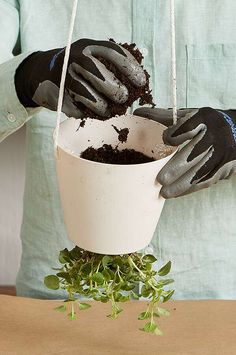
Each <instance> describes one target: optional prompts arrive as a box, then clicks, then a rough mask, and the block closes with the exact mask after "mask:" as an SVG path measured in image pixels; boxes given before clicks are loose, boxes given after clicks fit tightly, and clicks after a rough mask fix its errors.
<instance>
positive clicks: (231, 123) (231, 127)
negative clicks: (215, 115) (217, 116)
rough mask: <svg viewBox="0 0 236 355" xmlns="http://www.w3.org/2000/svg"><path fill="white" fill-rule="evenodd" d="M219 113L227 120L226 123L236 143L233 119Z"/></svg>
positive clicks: (235, 128) (235, 129) (235, 127)
mask: <svg viewBox="0 0 236 355" xmlns="http://www.w3.org/2000/svg"><path fill="white" fill-rule="evenodd" d="M218 112H219V113H221V114H222V115H223V117H224V119H225V121H226V122H227V123H228V125H229V126H230V129H231V132H232V134H233V137H234V141H235V143H236V126H235V123H234V121H233V120H232V118H231V117H230V116H228V115H227V114H226V113H224V112H221V111H218Z"/></svg>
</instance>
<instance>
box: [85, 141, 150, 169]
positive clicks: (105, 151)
mask: <svg viewBox="0 0 236 355" xmlns="http://www.w3.org/2000/svg"><path fill="white" fill-rule="evenodd" d="M81 158H83V159H87V160H92V161H95V162H99V163H106V164H119V165H130V164H142V163H149V162H151V161H154V160H155V159H153V158H150V157H148V156H146V155H144V154H143V153H140V152H137V151H135V150H134V149H123V150H118V149H117V147H116V148H112V146H111V145H109V144H103V146H102V147H100V148H98V149H94V148H93V147H89V148H87V149H86V150H85V151H84V152H82V153H81Z"/></svg>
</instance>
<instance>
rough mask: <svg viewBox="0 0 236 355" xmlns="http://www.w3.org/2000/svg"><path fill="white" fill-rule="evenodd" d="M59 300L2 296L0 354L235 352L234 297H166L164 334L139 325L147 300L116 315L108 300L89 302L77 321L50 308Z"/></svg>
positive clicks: (191, 354) (230, 354) (200, 354)
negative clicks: (112, 316)
mask: <svg viewBox="0 0 236 355" xmlns="http://www.w3.org/2000/svg"><path fill="white" fill-rule="evenodd" d="M60 304H62V302H61V301H45V300H36V299H29V298H21V297H13V296H0V355H8V354H9V355H10V354H11V355H13V354H14V355H15V354H16V355H67V354H68V355H97V354H101V355H105V354H111V355H116V354H119V355H130V354H135V355H144V354H147V355H154V354H155V355H170V354H171V355H208V354H211V355H235V354H236V301H176V302H168V303H166V304H165V307H166V308H167V309H169V311H170V312H171V315H170V316H169V317H163V318H162V319H160V321H159V325H160V327H161V329H162V330H163V332H164V335H163V336H162V337H158V336H155V335H152V334H146V333H144V332H141V331H139V330H138V328H139V327H141V326H142V324H143V321H139V320H137V314H138V313H139V312H141V311H143V310H145V307H146V302H142V301H133V302H128V303H124V304H121V306H122V308H123V309H124V311H123V312H122V313H121V314H120V317H119V318H118V319H116V320H111V319H109V318H106V315H107V314H109V311H110V305H109V304H100V303H99V302H91V304H92V307H91V308H89V309H88V310H85V311H81V312H80V313H79V319H78V320H75V321H69V320H67V318H66V315H65V313H58V312H56V311H54V310H53V308H55V307H56V306H58V305H60ZM163 306H164V305H163Z"/></svg>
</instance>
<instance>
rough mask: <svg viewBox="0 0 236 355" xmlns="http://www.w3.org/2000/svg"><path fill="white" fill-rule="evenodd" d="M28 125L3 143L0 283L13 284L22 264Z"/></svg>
mask: <svg viewBox="0 0 236 355" xmlns="http://www.w3.org/2000/svg"><path fill="white" fill-rule="evenodd" d="M24 179H25V128H24V127H23V128H21V129H20V130H18V131H17V132H15V133H14V134H12V135H11V136H9V137H8V138H7V139H5V140H4V141H3V142H1V143H0V285H14V284H15V278H16V274H17V270H18V268H19V263H20V255H21V243H20V227H21V219H22V205H23V189H24Z"/></svg>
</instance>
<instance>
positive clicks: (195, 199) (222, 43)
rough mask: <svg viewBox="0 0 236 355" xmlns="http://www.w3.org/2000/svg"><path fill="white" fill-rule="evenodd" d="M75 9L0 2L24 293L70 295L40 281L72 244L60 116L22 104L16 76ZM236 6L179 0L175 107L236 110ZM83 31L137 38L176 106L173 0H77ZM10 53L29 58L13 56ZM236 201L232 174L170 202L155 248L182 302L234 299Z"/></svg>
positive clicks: (161, 95) (154, 81)
mask: <svg viewBox="0 0 236 355" xmlns="http://www.w3.org/2000/svg"><path fill="white" fill-rule="evenodd" d="M71 10H72V1H64V0H48V1H37V0H36V1H32V0H19V1H17V0H0V61H1V62H2V63H3V62H5V61H8V62H7V63H5V64H3V65H0V78H1V80H0V98H1V99H0V140H3V139H4V138H6V137H7V136H8V135H9V134H11V133H13V132H14V131H15V130H17V129H18V128H19V127H21V126H22V125H23V124H24V123H26V181H25V194H24V216H23V222H22V229H21V239H22V250H23V251H22V258H21V265H20V270H19V273H18V276H17V293H18V295H21V296H29V297H36V298H60V297H63V296H64V294H63V292H59V293H58V292H57V291H49V290H47V289H46V288H45V287H44V285H43V278H44V276H45V275H47V274H49V273H52V272H53V271H52V270H51V267H57V266H58V262H57V255H58V252H59V250H60V249H63V248H65V247H68V248H72V247H73V243H72V242H70V241H69V240H68V238H67V234H66V228H65V225H64V222H63V215H62V210H61V206H60V196H59V192H58V186H57V179H56V172H55V161H54V154H53V139H52V133H53V130H54V127H55V123H56V114H55V112H50V111H48V110H46V109H41V110H40V111H39V112H38V111H36V112H35V111H33V110H29V109H27V110H26V109H25V108H24V107H23V106H22V105H21V104H20V102H19V101H18V99H17V96H16V93H15V88H14V73H15V70H16V64H18V63H20V62H21V61H22V60H23V59H22V58H23V57H24V56H26V55H28V53H31V52H33V51H36V50H47V49H52V48H58V47H62V46H65V44H66V40H67V34H68V29H69V20H70V15H71ZM235 13H236V2H235V1H233V0H223V1H222V0H208V1H205V0H198V1H195V0H177V1H176V30H177V82H178V105H179V107H191V108H194V107H197V108H198V107H201V106H211V107H214V108H217V109H229V108H231V109H235V108H236V94H235V93H236V81H235V79H234V78H235V77H236V44H235V43H236V22H235V15H234V14H235ZM19 31H20V37H19ZM83 37H87V38H94V39H101V40H102V39H107V38H114V39H115V40H116V41H117V42H131V41H132V42H135V43H136V44H137V45H138V46H139V47H140V49H141V50H142V51H143V53H144V54H146V56H145V67H146V68H147V70H148V71H149V73H150V75H151V86H152V88H153V94H154V97H155V100H156V103H157V105H158V106H159V107H164V108H167V107H171V89H170V88H171V70H170V68H171V60H170V58H171V50H170V21H169V2H168V1H166V0H147V1H142V0H133V1H131V0H119V1H116V0H96V1H94V0H79V6H78V13H77V19H76V25H75V31H74V34H73V40H76V39H78V38H83ZM19 39H20V41H19ZM13 52H14V54H18V53H19V52H21V53H22V54H23V57H16V58H12V57H13V54H12V53H13ZM135 106H136V107H137V105H135ZM9 114H12V115H14V116H15V117H16V121H14V122H11V121H13V120H12V116H8V115H9ZM32 116H33V117H32ZM9 117H10V118H11V121H9ZM30 117H32V118H30ZM63 119H65V116H64V117H63ZM26 121H27V122H26ZM235 201H236V179H235V177H233V178H231V179H230V180H228V181H224V182H220V183H218V184H217V185H215V186H213V187H211V188H209V189H207V190H204V191H200V192H197V193H194V194H193V195H189V196H186V197H181V198H178V199H174V200H170V201H167V202H166V203H165V206H164V209H163V212H162V216H161V218H160V221H159V223H158V226H157V229H156V232H155V235H154V237H153V240H152V243H151V246H152V247H153V248H154V252H155V254H156V255H157V256H158V266H161V265H162V264H164V263H165V262H167V261H168V260H172V262H173V269H172V272H171V275H170V276H171V277H173V278H174V279H175V284H174V288H175V289H176V293H175V298H176V299H203V298H224V299H234V298H235V294H236V272H235V270H236V258H235V255H236V231H235V216H236V202H235ZM114 203H115V201H114ZM134 232H135V231H134ZM94 237H96V236H94Z"/></svg>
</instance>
